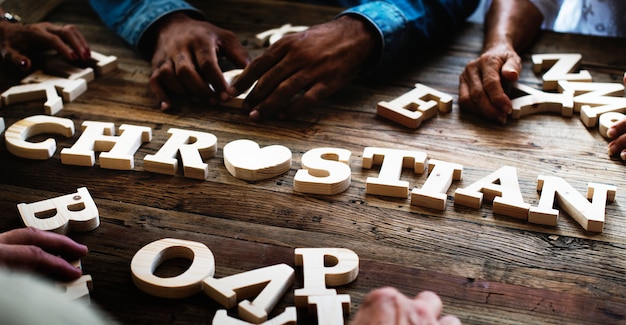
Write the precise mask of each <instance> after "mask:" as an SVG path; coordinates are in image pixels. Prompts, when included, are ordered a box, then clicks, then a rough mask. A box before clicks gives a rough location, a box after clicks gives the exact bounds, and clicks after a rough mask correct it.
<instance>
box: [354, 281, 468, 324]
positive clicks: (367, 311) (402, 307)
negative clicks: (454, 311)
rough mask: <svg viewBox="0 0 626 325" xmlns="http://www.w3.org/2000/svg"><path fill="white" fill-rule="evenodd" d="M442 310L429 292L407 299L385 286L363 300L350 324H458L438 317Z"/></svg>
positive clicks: (457, 320) (452, 317) (433, 295)
mask: <svg viewBox="0 0 626 325" xmlns="http://www.w3.org/2000/svg"><path fill="white" fill-rule="evenodd" d="M442 308H443V305H442V302H441V299H440V298H439V296H437V295H436V294H435V293H433V292H430V291H423V292H421V293H420V294H418V295H417V296H416V297H415V298H414V299H409V298H408V297H407V296H405V295H404V294H402V293H400V292H399V291H398V290H397V289H395V288H391V287H385V288H380V289H376V290H373V291H372V292H370V293H369V294H368V295H367V296H366V297H365V300H364V301H363V304H362V305H361V307H360V309H359V311H358V312H357V313H356V315H355V317H354V320H353V321H352V323H351V324H352V325H367V324H391V325H393V324H407V325H413V324H433V325H434V324H455V325H456V324H461V322H460V321H459V319H458V318H456V317H454V316H446V317H441V318H440V314H441V310H442Z"/></svg>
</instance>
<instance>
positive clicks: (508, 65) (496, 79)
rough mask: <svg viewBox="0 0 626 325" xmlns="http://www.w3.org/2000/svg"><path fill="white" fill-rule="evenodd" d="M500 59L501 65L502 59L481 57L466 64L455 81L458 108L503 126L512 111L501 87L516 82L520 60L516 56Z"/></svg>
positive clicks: (509, 100)
mask: <svg viewBox="0 0 626 325" xmlns="http://www.w3.org/2000/svg"><path fill="white" fill-rule="evenodd" d="M504 58H505V59H504V61H502V60H503V56H497V55H490V54H488V53H485V54H483V55H481V57H479V58H478V59H476V60H474V61H471V62H470V63H468V64H467V66H466V67H465V69H464V70H463V73H462V74H461V76H460V77H459V106H460V107H461V108H462V109H468V110H470V111H472V112H474V113H480V114H482V115H483V116H485V117H487V118H489V119H492V120H496V121H499V122H500V123H506V120H507V115H508V114H510V113H511V112H512V109H513V108H512V103H511V99H510V98H509V97H508V95H507V94H506V93H505V91H504V88H503V86H502V83H503V82H511V81H515V80H517V78H518V77H519V71H520V69H521V60H519V57H517V56H515V57H513V56H504Z"/></svg>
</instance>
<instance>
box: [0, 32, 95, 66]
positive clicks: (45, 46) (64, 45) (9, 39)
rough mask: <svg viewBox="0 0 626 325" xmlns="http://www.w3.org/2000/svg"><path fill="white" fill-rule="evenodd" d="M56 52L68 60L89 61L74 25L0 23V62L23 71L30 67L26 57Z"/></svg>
mask: <svg viewBox="0 0 626 325" xmlns="http://www.w3.org/2000/svg"><path fill="white" fill-rule="evenodd" d="M47 50H56V51H57V52H58V53H59V54H61V55H62V56H63V57H64V58H66V59H68V60H70V61H76V60H83V61H85V60H89V58H91V50H90V49H89V45H88V44H87V41H86V40H85V37H84V36H83V34H81V33H80V31H79V30H78V29H77V28H76V27H75V26H73V25H64V26H58V25H54V24H51V23H48V22H43V23H36V24H29V25H22V24H14V23H10V22H0V53H1V54H2V60H4V61H6V62H10V63H11V64H13V65H14V66H16V67H19V68H20V69H22V70H28V69H30V67H31V59H30V58H29V55H32V54H35V53H40V52H44V51H47Z"/></svg>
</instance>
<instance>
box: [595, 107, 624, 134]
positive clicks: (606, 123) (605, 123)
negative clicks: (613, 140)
mask: <svg viewBox="0 0 626 325" xmlns="http://www.w3.org/2000/svg"><path fill="white" fill-rule="evenodd" d="M625 119H626V115H624V114H622V113H617V112H608V113H604V114H602V115H600V125H599V126H598V131H599V132H600V134H601V135H602V136H603V137H605V138H607V139H608V138H609V136H608V135H607V134H606V133H607V132H608V131H609V128H611V126H613V125H614V124H615V123H617V122H619V121H622V120H625Z"/></svg>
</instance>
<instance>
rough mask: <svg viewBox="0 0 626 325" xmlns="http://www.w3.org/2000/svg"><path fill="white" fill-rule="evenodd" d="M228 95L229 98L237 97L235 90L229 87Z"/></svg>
mask: <svg viewBox="0 0 626 325" xmlns="http://www.w3.org/2000/svg"><path fill="white" fill-rule="evenodd" d="M228 93H229V94H230V95H231V96H237V89H235V87H229V88H228Z"/></svg>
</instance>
